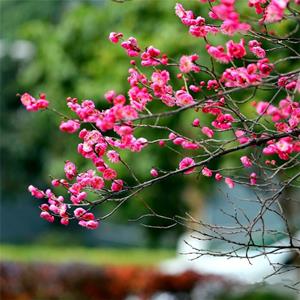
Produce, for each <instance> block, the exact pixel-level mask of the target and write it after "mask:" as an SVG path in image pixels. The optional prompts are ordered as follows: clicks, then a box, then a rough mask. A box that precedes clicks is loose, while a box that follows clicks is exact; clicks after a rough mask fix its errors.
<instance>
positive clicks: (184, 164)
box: [179, 157, 195, 174]
mask: <svg viewBox="0 0 300 300" xmlns="http://www.w3.org/2000/svg"><path fill="white" fill-rule="evenodd" d="M193 165H195V161H194V160H193V159H192V158H190V157H185V158H184V159H182V160H181V161H180V163H179V170H183V169H185V168H188V167H191V168H189V169H187V170H186V171H184V174H190V173H192V172H193V171H194V170H195V168H194V167H193Z"/></svg>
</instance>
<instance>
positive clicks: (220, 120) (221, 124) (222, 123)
mask: <svg viewBox="0 0 300 300" xmlns="http://www.w3.org/2000/svg"><path fill="white" fill-rule="evenodd" d="M233 121H234V118H233V117H232V115H230V114H222V113H221V114H219V115H218V116H217V118H216V119H215V120H214V121H213V122H212V123H211V124H212V125H213V126H214V127H216V128H218V129H221V130H226V129H229V128H231V124H232V122H233Z"/></svg>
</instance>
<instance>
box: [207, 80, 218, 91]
mask: <svg viewBox="0 0 300 300" xmlns="http://www.w3.org/2000/svg"><path fill="white" fill-rule="evenodd" d="M218 88H219V83H218V81H217V80H215V79H214V80H208V81H207V89H208V90H217V89H218Z"/></svg>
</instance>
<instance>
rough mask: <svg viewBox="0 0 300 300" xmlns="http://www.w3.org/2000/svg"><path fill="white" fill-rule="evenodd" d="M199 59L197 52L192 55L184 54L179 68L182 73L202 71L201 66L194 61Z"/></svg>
mask: <svg viewBox="0 0 300 300" xmlns="http://www.w3.org/2000/svg"><path fill="white" fill-rule="evenodd" d="M197 59H199V56H198V55H197V54H193V55H190V56H187V55H183V56H181V58H180V60H179V69H180V72H182V73H189V72H191V71H194V72H195V73H197V72H200V67H198V66H197V65H195V64H194V61H196V60H197Z"/></svg>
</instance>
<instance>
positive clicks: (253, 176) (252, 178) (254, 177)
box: [250, 172, 257, 185]
mask: <svg viewBox="0 0 300 300" xmlns="http://www.w3.org/2000/svg"><path fill="white" fill-rule="evenodd" d="M256 182H257V175H256V173H254V172H253V173H251V175H250V184H251V185H256Z"/></svg>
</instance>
